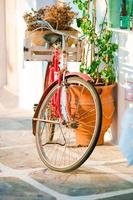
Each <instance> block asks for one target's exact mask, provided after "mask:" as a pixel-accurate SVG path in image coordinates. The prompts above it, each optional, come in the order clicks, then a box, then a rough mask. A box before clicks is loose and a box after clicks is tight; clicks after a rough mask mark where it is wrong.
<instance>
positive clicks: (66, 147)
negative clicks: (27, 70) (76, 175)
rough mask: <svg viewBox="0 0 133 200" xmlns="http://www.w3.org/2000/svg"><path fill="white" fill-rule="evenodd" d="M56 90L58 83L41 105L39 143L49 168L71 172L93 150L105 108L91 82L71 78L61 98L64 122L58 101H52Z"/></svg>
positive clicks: (42, 156) (37, 134)
mask: <svg viewBox="0 0 133 200" xmlns="http://www.w3.org/2000/svg"><path fill="white" fill-rule="evenodd" d="M62 87H64V86H62ZM57 91H58V84H56V85H55V86H53V88H52V89H51V90H50V92H49V93H48V94H47V96H46V97H45V99H44V101H43V103H42V105H41V107H40V111H39V114H38V120H37V128H36V144H37V149H38V153H39V155H40V158H41V160H42V161H43V162H44V164H45V165H46V166H47V167H48V168H50V169H52V170H55V171H60V172H68V171H72V170H74V169H76V168H78V167H79V166H81V165H82V164H83V163H84V162H85V160H86V159H87V158H88V157H89V156H90V155H91V153H92V151H93V150H94V148H95V146H96V143H97V140H98V137H99V134H100V130H101V123H102V109H101V102H100V98H99V95H98V94H97V91H96V89H95V88H94V87H93V86H92V85H91V84H90V83H89V82H86V81H84V80H83V79H81V78H79V77H71V78H68V79H67V81H66V93H65V94H66V96H65V97H64V99H65V100H62V101H61V110H62V115H63V118H65V123H62V122H61V120H60V119H59V116H58V112H57V108H56V104H55V105H54V104H53V99H54V98H55V95H56V93H57ZM63 95H64V94H63ZM63 110H64V111H65V114H64V111H63ZM92 117H93V118H92ZM86 133H89V138H88V140H87V144H86V143H85V144H82V142H81V144H80V142H79V141H78V138H80V135H84V134H86ZM81 137H82V136H81Z"/></svg>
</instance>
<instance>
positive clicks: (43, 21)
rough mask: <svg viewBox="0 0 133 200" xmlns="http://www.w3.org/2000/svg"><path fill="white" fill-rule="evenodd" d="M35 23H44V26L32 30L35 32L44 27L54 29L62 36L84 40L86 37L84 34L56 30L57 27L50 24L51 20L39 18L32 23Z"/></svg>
mask: <svg viewBox="0 0 133 200" xmlns="http://www.w3.org/2000/svg"><path fill="white" fill-rule="evenodd" d="M34 24H42V26H40V27H38V28H36V29H34V30H33V31H32V32H35V31H37V30H40V29H44V28H45V29H48V30H50V31H52V32H53V33H57V34H59V35H61V36H67V37H71V38H73V39H77V40H83V39H84V38H85V36H84V35H82V36H81V37H76V36H74V35H71V34H69V33H64V32H62V31H59V30H55V29H54V28H53V27H52V26H51V24H50V23H49V22H47V21H45V20H37V21H36V22H33V23H31V25H34Z"/></svg>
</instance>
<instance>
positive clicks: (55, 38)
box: [44, 33, 62, 46]
mask: <svg viewBox="0 0 133 200" xmlns="http://www.w3.org/2000/svg"><path fill="white" fill-rule="evenodd" d="M44 39H45V40H46V41H47V42H48V43H49V45H50V46H52V45H53V44H58V43H61V42H62V36H61V35H59V34H57V33H48V34H46V35H44Z"/></svg>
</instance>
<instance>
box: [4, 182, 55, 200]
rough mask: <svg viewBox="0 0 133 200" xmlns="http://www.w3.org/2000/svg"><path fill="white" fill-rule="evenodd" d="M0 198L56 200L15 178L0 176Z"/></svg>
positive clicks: (5, 199)
mask: <svg viewBox="0 0 133 200" xmlns="http://www.w3.org/2000/svg"><path fill="white" fill-rule="evenodd" d="M0 200H56V198H55V197H52V195H50V194H46V193H44V192H43V193H42V192H40V191H39V190H37V189H35V188H33V187H31V186H30V185H29V184H27V183H25V182H23V181H21V180H19V179H17V178H0Z"/></svg>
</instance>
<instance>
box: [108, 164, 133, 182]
mask: <svg viewBox="0 0 133 200" xmlns="http://www.w3.org/2000/svg"><path fill="white" fill-rule="evenodd" d="M109 167H110V168H112V169H115V170H117V171H119V172H120V173H122V174H124V175H128V176H130V177H132V178H133V166H128V164H127V163H125V162H123V163H117V164H110V165H109Z"/></svg>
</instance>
